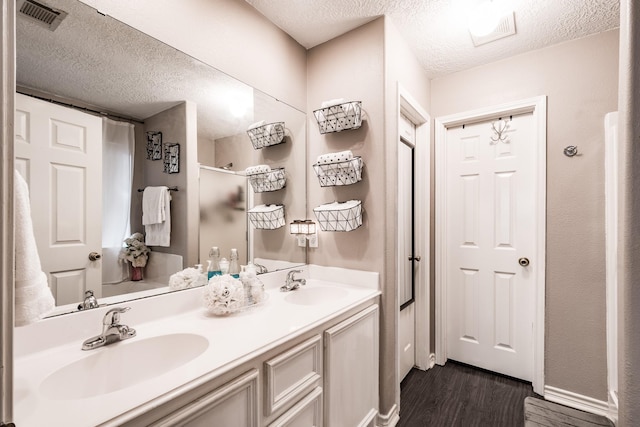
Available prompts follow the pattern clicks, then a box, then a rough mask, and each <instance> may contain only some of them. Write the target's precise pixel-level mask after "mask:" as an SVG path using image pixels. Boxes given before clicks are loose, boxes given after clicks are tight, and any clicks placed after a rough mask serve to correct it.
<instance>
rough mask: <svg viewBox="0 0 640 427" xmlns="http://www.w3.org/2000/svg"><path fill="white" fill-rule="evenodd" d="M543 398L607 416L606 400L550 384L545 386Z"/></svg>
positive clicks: (607, 405) (607, 404) (607, 406)
mask: <svg viewBox="0 0 640 427" xmlns="http://www.w3.org/2000/svg"><path fill="white" fill-rule="evenodd" d="M544 398H545V399H546V400H548V401H549V402H554V403H559V404H561V405H565V406H569V407H570V408H574V409H579V410H581V411H585V412H590V413H592V414H596V415H602V416H604V417H607V416H609V403H608V402H605V401H604V400H598V399H594V398H593V397H589V396H584V395H582V394H578V393H574V392H572V391H567V390H563V389H561V388H557V387H552V386H545V387H544Z"/></svg>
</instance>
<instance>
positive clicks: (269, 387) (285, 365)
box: [264, 335, 322, 416]
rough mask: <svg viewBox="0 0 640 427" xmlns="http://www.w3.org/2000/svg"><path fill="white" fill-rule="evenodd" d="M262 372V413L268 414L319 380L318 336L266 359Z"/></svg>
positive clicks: (320, 375)
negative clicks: (264, 388)
mask: <svg viewBox="0 0 640 427" xmlns="http://www.w3.org/2000/svg"><path fill="white" fill-rule="evenodd" d="M264 371H265V377H266V379H265V387H266V393H265V400H266V401H265V415H267V416H269V415H271V414H273V413H274V412H276V411H278V410H279V409H281V408H283V407H284V406H286V405H291V404H293V402H295V401H297V400H299V399H300V398H301V397H302V396H303V395H304V394H305V393H308V392H309V390H311V389H312V388H313V387H315V386H318V385H320V381H321V379H322V338H321V337H320V335H316V336H315V337H313V338H311V339H308V340H307V341H305V342H303V343H301V344H299V345H297V346H295V347H293V348H292V349H290V350H288V351H285V352H284V353H282V354H280V355H278V356H276V357H274V358H273V359H270V360H267V361H266V362H265V363H264Z"/></svg>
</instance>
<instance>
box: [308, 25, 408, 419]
mask: <svg viewBox="0 0 640 427" xmlns="http://www.w3.org/2000/svg"><path fill="white" fill-rule="evenodd" d="M307 70H308V77H307V84H308V87H307V93H308V104H307V111H309V112H310V114H309V116H308V137H307V162H306V163H307V206H308V208H307V209H308V212H309V216H310V217H311V218H312V219H314V220H316V218H315V216H314V214H313V208H314V207H316V206H319V205H321V204H324V203H329V202H333V201H334V200H335V201H347V200H351V199H357V200H361V201H362V205H363V208H364V214H363V224H362V226H361V227H359V228H357V229H356V230H353V231H350V232H323V231H320V232H319V235H318V240H319V247H318V248H317V249H311V248H310V249H308V250H307V261H308V262H309V263H310V264H318V265H327V266H336V267H345V268H354V269H360V270H370V271H377V272H379V273H380V274H381V286H382V289H383V298H384V299H383V302H382V306H383V307H382V311H381V314H382V315H381V331H382V334H381V341H380V346H381V350H382V352H383V355H381V360H380V374H381V376H380V387H381V396H380V412H381V413H383V414H384V413H386V412H388V411H389V410H390V408H391V406H392V405H393V403H394V402H395V394H396V384H397V381H396V374H395V371H396V369H395V361H393V362H391V361H390V360H389V355H388V354H387V353H388V351H394V348H395V329H394V328H391V329H389V326H387V325H393V322H394V315H393V313H394V312H393V309H391V312H390V313H387V310H388V308H387V307H389V308H392V307H394V301H395V299H394V298H393V295H394V294H395V292H393V291H391V292H389V289H391V290H393V285H394V283H390V284H387V280H386V278H385V274H386V273H385V261H386V259H387V250H388V248H387V246H386V243H387V242H386V239H385V230H386V227H387V218H386V196H387V195H386V185H385V178H386V172H385V166H386V162H385V154H386V150H385V126H384V121H385V105H384V19H377V20H375V21H373V22H371V23H368V24H366V25H364V26H362V27H360V28H357V29H355V30H353V31H351V32H349V33H347V34H344V35H342V36H340V37H338V38H336V39H333V40H331V41H329V42H326V43H324V44H322V45H319V46H317V47H314V48H313V49H310V50H309V52H308V60H307ZM334 98H344V99H345V100H350V101H362V109H363V111H364V113H365V115H364V117H365V119H364V120H363V123H362V126H361V127H360V128H359V129H357V130H347V131H343V132H338V133H330V134H325V135H321V134H320V132H319V131H318V124H317V122H316V121H315V118H314V116H313V114H312V113H311V112H312V111H313V110H316V109H318V108H320V106H321V104H322V101H324V100H328V99H334ZM342 150H351V151H352V152H353V154H354V155H356V156H362V159H363V161H364V169H363V176H362V181H360V182H358V183H356V184H353V185H349V186H343V187H320V184H319V183H318V178H317V177H316V175H315V173H314V170H313V168H312V167H310V165H312V164H313V163H315V162H316V159H317V157H318V155H320V154H324V153H329V152H334V151H342Z"/></svg>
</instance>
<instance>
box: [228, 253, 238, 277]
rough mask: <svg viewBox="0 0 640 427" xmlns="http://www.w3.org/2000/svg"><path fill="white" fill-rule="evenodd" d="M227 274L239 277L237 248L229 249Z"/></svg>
mask: <svg viewBox="0 0 640 427" xmlns="http://www.w3.org/2000/svg"><path fill="white" fill-rule="evenodd" d="M229 274H230V275H231V277H233V278H235V279H238V278H239V277H240V264H239V263H238V250H237V249H235V248H234V249H231V260H230V261H229Z"/></svg>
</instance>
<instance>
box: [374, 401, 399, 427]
mask: <svg viewBox="0 0 640 427" xmlns="http://www.w3.org/2000/svg"><path fill="white" fill-rule="evenodd" d="M398 421H400V414H399V413H398V405H396V404H394V405H393V406H392V407H391V410H389V413H387V414H385V415H383V414H381V413H378V423H377V424H376V425H377V427H395V426H396V424H398Z"/></svg>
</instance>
